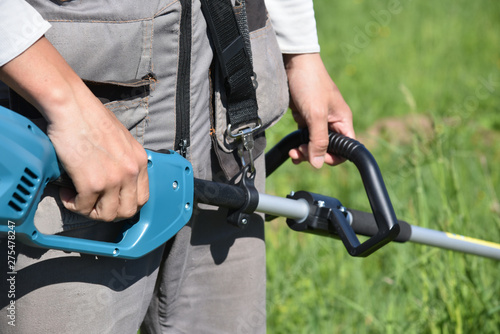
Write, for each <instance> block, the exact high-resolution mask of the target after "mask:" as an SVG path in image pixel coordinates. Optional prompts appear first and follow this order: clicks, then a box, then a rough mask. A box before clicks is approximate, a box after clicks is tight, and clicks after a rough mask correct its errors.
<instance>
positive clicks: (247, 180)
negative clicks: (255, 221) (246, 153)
mask: <svg viewBox="0 0 500 334" xmlns="http://www.w3.org/2000/svg"><path fill="white" fill-rule="evenodd" d="M250 168H251V167H250V165H248V166H245V167H244V168H243V170H242V175H241V180H240V182H239V183H238V186H239V187H240V188H242V189H243V191H244V192H245V203H244V204H243V206H241V207H240V208H239V209H236V210H231V211H229V214H228V217H227V221H228V222H229V223H230V224H232V225H234V226H237V227H240V228H244V227H246V226H247V224H248V222H249V218H250V215H251V214H252V213H254V212H255V209H257V206H258V204H259V192H258V191H257V189H256V188H255V185H254V180H255V171H254V172H250Z"/></svg>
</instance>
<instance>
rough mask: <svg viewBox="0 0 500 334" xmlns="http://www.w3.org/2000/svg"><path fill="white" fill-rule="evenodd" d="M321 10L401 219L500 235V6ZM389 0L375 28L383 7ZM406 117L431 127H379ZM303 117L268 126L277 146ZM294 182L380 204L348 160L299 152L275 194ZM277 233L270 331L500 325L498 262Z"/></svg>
mask: <svg viewBox="0 0 500 334" xmlns="http://www.w3.org/2000/svg"><path fill="white" fill-rule="evenodd" d="M315 8H316V13H317V21H318V29H319V34H320V43H321V45H322V57H323V59H324V61H325V64H326V66H327V68H328V70H329V72H330V74H331V75H332V77H333V78H334V80H335V82H336V83H337V85H338V86H339V88H340V90H341V91H342V93H343V95H344V97H345V99H346V100H347V102H348V103H349V105H350V106H351V109H352V111H353V114H354V123H355V130H356V134H357V136H358V137H359V138H362V139H364V140H367V142H369V143H370V146H369V147H368V148H369V149H370V151H371V152H372V153H373V155H374V156H375V158H376V159H377V161H378V163H379V165H380V168H381V170H382V173H383V176H384V179H385V181H386V185H387V188H388V191H389V194H390V196H391V199H392V202H393V205H394V208H395V211H396V214H397V216H398V218H400V219H404V220H406V221H408V222H409V223H411V224H414V225H418V226H423V227H428V228H432V229H437V230H444V231H449V232H454V233H459V234H463V235H467V236H471V237H476V238H480V239H484V240H490V241H494V242H500V200H499V196H500V173H499V169H498V165H499V163H500V113H499V109H500V42H499V41H500V39H499V32H500V3H499V2H498V1H493V0H492V1H478V2H469V1H464V0H460V1H452V0H446V1H444V0H443V1H439V2H430V1H427V2H423V1H420V2H419V1H408V0H406V1H403V0H402V1H384V2H375V1H363V0H358V1H350V2H347V1H345V2H341V1H337V2H333V1H331V0H316V1H315ZM390 9H392V12H393V13H392V14H391V16H390V17H389V18H388V17H387V16H385V17H382V18H384V20H382V19H381V18H380V16H379V20H381V21H382V23H384V24H382V25H378V26H377V24H375V22H377V20H376V19H375V16H377V14H373V13H378V15H382V14H381V13H387V11H389V10H390ZM384 11H386V12H384ZM389 12H390V11H389ZM366 29H372V30H368V31H367V30H366ZM362 32H364V33H362ZM363 35H365V36H363ZM366 37H368V38H366ZM362 38H364V40H363V39H362ZM408 114H419V115H421V116H422V117H425V119H427V120H430V121H431V126H430V127H426V130H427V131H425V132H424V131H418V129H419V127H417V131H414V132H411V131H408V133H406V134H405V133H403V134H401V133H398V131H395V130H396V129H394V128H393V127H391V126H390V125H389V126H386V127H382V130H380V128H379V130H378V131H377V132H376V133H375V134H373V129H374V128H375V127H376V126H375V125H377V124H378V125H380V124H385V123H384V122H385V121H386V120H388V119H393V120H395V121H396V124H399V123H405V122H406V123H408V122H407V121H405V119H406V115H408ZM293 128H294V124H293V120H292V119H291V117H290V115H287V116H285V119H283V120H282V121H281V122H280V123H279V124H278V125H277V126H276V127H274V128H273V129H271V130H270V131H269V132H268V139H269V144H270V146H271V145H272V144H273V143H275V142H276V141H277V140H278V139H279V138H281V137H283V136H284V135H285V134H286V133H288V132H289V131H290V129H293ZM420 130H422V129H420ZM370 134H371V135H370ZM298 175H300V177H297V176H298ZM290 190H295V191H296V190H310V191H314V192H317V193H322V194H325V195H330V196H333V197H337V198H339V199H340V200H341V202H342V203H343V204H344V205H346V206H348V207H353V208H357V209H360V210H369V204H368V201H367V199H366V195H365V193H364V190H363V186H362V183H361V180H360V179H359V175H358V173H357V170H356V168H355V167H354V166H353V165H352V164H350V163H345V164H343V165H342V166H339V167H335V168H323V169H321V170H319V171H315V170H313V169H312V168H310V167H309V166H307V165H306V164H302V165H300V166H294V165H292V164H291V163H289V162H288V163H286V164H285V165H284V166H283V167H281V168H280V169H279V170H278V171H277V172H276V173H275V174H274V175H272V176H271V177H270V178H269V179H268V192H269V193H274V194H277V195H280V196H282V195H285V194H286V193H288V192H289V191H290ZM266 232H267V248H268V260H267V270H268V331H269V333H272V334H275V333H500V279H498V274H499V272H500V271H499V270H500V262H497V261H493V260H489V259H484V258H480V257H476V256H472V255H464V254H461V253H457V252H451V251H446V250H441V249H438V248H432V247H429V246H422V245H417V244H412V243H406V244H396V243H394V244H389V245H387V246H386V247H384V248H383V249H381V250H379V251H378V252H376V253H375V254H373V255H371V256H370V257H367V258H364V259H358V258H351V257H350V256H349V255H348V254H347V252H346V251H345V250H344V249H343V246H342V243H341V242H339V241H337V240H333V239H327V238H321V237H317V236H312V235H304V234H297V233H296V232H293V231H291V230H289V229H288V228H287V227H286V224H284V222H283V220H279V221H276V222H272V223H269V224H268V225H267V231H266Z"/></svg>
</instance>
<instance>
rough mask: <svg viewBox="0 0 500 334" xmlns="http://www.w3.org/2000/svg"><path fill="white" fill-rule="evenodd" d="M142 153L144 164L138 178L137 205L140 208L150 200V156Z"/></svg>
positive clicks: (144, 152)
mask: <svg viewBox="0 0 500 334" xmlns="http://www.w3.org/2000/svg"><path fill="white" fill-rule="evenodd" d="M141 149H142V148H141ZM142 153H143V157H142V163H141V166H140V170H139V176H138V177H137V204H138V206H139V207H142V206H143V205H144V204H146V202H147V201H148V200H149V176H148V156H147V154H146V151H144V150H143V149H142Z"/></svg>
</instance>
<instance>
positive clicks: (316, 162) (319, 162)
mask: <svg viewBox="0 0 500 334" xmlns="http://www.w3.org/2000/svg"><path fill="white" fill-rule="evenodd" d="M324 162H325V157H323V156H321V157H314V158H313V161H312V165H313V166H314V167H315V168H321V166H323V163H324Z"/></svg>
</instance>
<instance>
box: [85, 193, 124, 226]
mask: <svg viewBox="0 0 500 334" xmlns="http://www.w3.org/2000/svg"><path fill="white" fill-rule="evenodd" d="M119 195H120V188H119V187H113V188H108V189H106V191H105V192H103V193H102V194H101V196H99V197H98V199H97V201H96V202H95V205H94V208H93V209H92V211H90V214H89V217H90V218H92V219H95V220H101V221H106V222H111V221H113V220H115V219H117V218H118V212H119V208H120V197H119Z"/></svg>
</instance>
